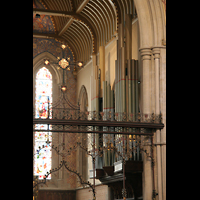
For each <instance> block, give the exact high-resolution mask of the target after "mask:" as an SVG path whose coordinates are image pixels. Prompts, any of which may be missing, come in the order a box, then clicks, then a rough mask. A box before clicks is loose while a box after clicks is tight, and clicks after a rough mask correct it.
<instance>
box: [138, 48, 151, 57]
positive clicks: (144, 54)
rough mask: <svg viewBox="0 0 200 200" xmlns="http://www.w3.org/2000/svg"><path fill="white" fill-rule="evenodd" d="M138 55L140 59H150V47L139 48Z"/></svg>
mask: <svg viewBox="0 0 200 200" xmlns="http://www.w3.org/2000/svg"><path fill="white" fill-rule="evenodd" d="M139 51H140V55H141V56H142V60H151V55H152V52H151V48H149V47H144V48H140V49H139Z"/></svg>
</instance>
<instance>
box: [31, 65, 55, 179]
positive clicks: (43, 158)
mask: <svg viewBox="0 0 200 200" xmlns="http://www.w3.org/2000/svg"><path fill="white" fill-rule="evenodd" d="M51 104H52V74H51V72H50V71H49V70H48V69H47V68H46V67H42V68H40V69H39V70H38V72H37V74H36V80H35V118H41V119H46V118H51V117H52V110H51ZM35 126H36V128H37V129H43V130H48V129H50V130H51V126H49V125H44V124H37V125H35ZM34 136H35V138H34V152H35V154H34V175H35V176H39V179H43V176H44V175H45V174H46V172H48V171H50V169H51V157H52V155H51V147H50V142H51V141H52V137H51V132H42V131H41V132H35V135H34ZM47 179H51V175H49V176H48V178H47Z"/></svg>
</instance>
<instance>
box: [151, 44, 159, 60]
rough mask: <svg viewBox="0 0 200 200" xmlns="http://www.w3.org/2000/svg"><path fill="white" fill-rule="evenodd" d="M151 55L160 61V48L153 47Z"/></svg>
mask: <svg viewBox="0 0 200 200" xmlns="http://www.w3.org/2000/svg"><path fill="white" fill-rule="evenodd" d="M152 54H153V55H154V59H160V48H159V47H153V48H152Z"/></svg>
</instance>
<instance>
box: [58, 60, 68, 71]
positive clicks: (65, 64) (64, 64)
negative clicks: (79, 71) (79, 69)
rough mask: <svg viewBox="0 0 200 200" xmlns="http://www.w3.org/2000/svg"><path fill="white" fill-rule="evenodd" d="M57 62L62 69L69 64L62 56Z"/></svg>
mask: <svg viewBox="0 0 200 200" xmlns="http://www.w3.org/2000/svg"><path fill="white" fill-rule="evenodd" d="M58 64H59V65H60V66H61V67H62V68H63V69H65V68H66V67H68V66H69V62H68V61H67V60H66V59H65V58H62V60H60V61H59V63H58Z"/></svg>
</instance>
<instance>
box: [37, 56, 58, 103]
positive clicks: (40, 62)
mask: <svg viewBox="0 0 200 200" xmlns="http://www.w3.org/2000/svg"><path fill="white" fill-rule="evenodd" d="M44 59H48V60H49V61H50V62H57V58H56V57H55V56H53V55H52V54H50V53H49V52H43V53H41V54H39V55H38V56H36V57H35V58H34V59H33V91H35V79H36V74H37V72H38V71H39V69H40V68H42V67H44V66H45V67H46V68H47V69H48V70H49V71H50V72H51V74H52V81H53V86H52V87H53V88H52V92H53V102H55V101H56V99H55V98H54V97H58V96H59V94H58V92H59V86H60V84H61V83H62V74H61V72H60V71H59V70H58V68H57V67H56V66H54V65H51V64H49V65H44ZM34 100H35V92H33V102H35V101H34Z"/></svg>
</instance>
